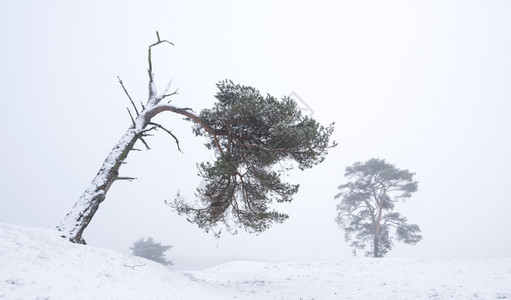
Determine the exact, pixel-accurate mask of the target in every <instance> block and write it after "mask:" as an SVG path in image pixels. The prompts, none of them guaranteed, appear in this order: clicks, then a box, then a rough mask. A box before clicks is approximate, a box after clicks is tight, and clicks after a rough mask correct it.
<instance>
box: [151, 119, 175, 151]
mask: <svg viewBox="0 0 511 300" xmlns="http://www.w3.org/2000/svg"><path fill="white" fill-rule="evenodd" d="M149 125H153V126H156V127H158V128H160V129H162V130H163V131H165V132H166V133H168V134H170V135H171V136H172V137H173V138H174V140H175V141H176V145H177V150H179V152H181V153H183V151H181V148H180V147H179V140H178V139H177V137H176V136H175V135H174V134H173V133H172V132H171V131H170V130H168V129H167V128H165V127H163V126H162V125H160V124H158V123H154V122H149Z"/></svg>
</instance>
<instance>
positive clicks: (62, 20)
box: [0, 1, 511, 268]
mask: <svg viewBox="0 0 511 300" xmlns="http://www.w3.org/2000/svg"><path fill="white" fill-rule="evenodd" d="M185 3H186V4H185ZM156 30H158V31H159V32H160V36H162V38H164V39H168V40H170V41H172V42H174V44H175V47H170V46H168V47H167V46H165V47H163V46H162V47H158V48H157V49H155V51H154V57H153V65H154V71H155V76H156V82H157V84H158V86H159V87H160V90H161V89H164V88H165V87H166V85H167V83H168V81H169V80H172V87H174V88H179V95H177V96H176V97H174V98H173V100H172V101H173V103H174V104H175V105H178V106H187V107H191V108H193V109H194V110H195V111H196V112H198V111H200V110H201V109H202V108H209V107H211V106H212V105H213V103H214V97H213V95H214V94H215V93H216V87H215V83H217V82H218V81H220V80H223V79H231V80H233V81H234V82H236V83H240V84H244V85H251V86H254V87H256V88H258V89H259V90H260V91H261V92H262V93H263V94H266V93H270V94H271V95H273V96H276V97H279V98H280V97H283V96H287V95H290V94H291V93H293V92H294V93H295V94H296V95H299V97H300V98H301V99H303V101H304V102H305V103H306V104H307V106H309V107H310V108H311V109H312V111H313V112H314V114H313V117H314V118H316V119H317V120H318V121H319V122H321V123H322V124H324V125H327V124H329V123H331V122H335V123H336V126H335V128H336V129H335V132H334V137H333V138H334V139H335V140H336V141H337V142H338V143H339V146H338V147H336V148H334V149H332V150H331V151H330V154H329V155H328V157H327V159H326V160H325V161H324V162H323V163H322V164H321V165H318V166H316V167H315V168H313V169H311V170H306V171H304V172H300V171H293V172H291V173H290V176H289V177H288V178H287V179H288V180H289V182H291V183H299V184H300V191H299V192H298V194H297V195H296V197H295V199H294V201H293V202H292V203H291V204H283V205H278V209H279V210H281V211H282V212H285V213H288V214H289V215H290V219H289V220H288V221H286V222H285V223H284V224H280V225H275V226H273V227H272V228H270V229H269V230H268V231H267V232H265V233H263V234H260V235H258V236H256V235H248V234H243V233H240V234H238V235H236V236H230V235H228V234H224V235H223V237H222V238H221V239H220V240H218V241H217V240H215V239H214V237H213V236H212V235H211V234H205V233H203V232H202V231H201V230H200V229H198V228H197V227H196V226H195V225H193V224H189V223H188V222H186V220H185V218H184V217H182V216H178V215H177V214H176V213H175V212H173V211H172V210H171V209H170V208H169V207H167V206H166V205H165V204H164V200H171V199H173V197H174V195H175V194H176V193H177V192H178V191H180V192H181V194H183V195H184V196H185V197H187V198H189V199H193V193H194V191H195V189H196V188H197V187H198V186H199V184H200V181H201V179H200V178H199V177H198V176H197V168H196V166H195V164H196V163H198V162H201V161H205V160H208V159H211V158H212V157H213V155H214V153H210V152H209V151H207V150H206V149H204V147H203V146H202V144H203V143H204V142H205V140H204V139H201V138H199V137H195V136H194V135H193V133H192V132H191V124H189V123H188V122H187V121H185V120H182V118H181V117H179V116H177V115H173V114H162V115H159V116H157V121H158V122H160V123H163V124H164V125H165V126H166V127H167V128H170V129H171V130H172V132H173V133H174V134H175V135H176V136H178V138H179V140H180V145H181V148H182V150H183V153H180V152H179V151H178V150H177V149H176V147H175V144H174V141H173V140H172V139H170V138H169V137H168V136H167V135H166V134H165V133H160V134H157V135H156V136H155V137H152V138H150V139H148V142H149V144H150V146H151V148H152V149H151V150H150V151H142V152H136V153H131V154H130V155H129V157H128V164H127V165H125V166H123V167H122V168H121V174H122V175H123V176H133V177H137V180H136V181H134V182H132V183H128V182H117V183H115V184H114V185H113V187H112V188H111V190H110V192H109V194H108V196H107V199H106V201H105V202H104V203H103V204H102V206H101V207H100V209H99V211H98V213H97V214H96V216H95V218H94V219H93V221H92V222H91V225H90V226H89V228H88V229H87V230H86V232H85V234H84V238H85V239H86V241H87V242H88V243H89V244H91V245H94V246H100V247H105V248H112V249H115V250H118V251H121V252H124V253H129V249H128V247H129V246H131V244H132V243H133V242H134V241H135V240H137V239H139V238H140V237H147V236H151V237H153V238H154V239H156V240H157V241H160V242H162V243H163V244H171V245H173V246H174V247H173V248H172V249H171V250H170V251H168V258H169V259H171V260H173V261H174V263H175V265H176V266H175V267H176V268H195V267H203V266H208V265H211V264H213V263H216V262H221V261H228V260H239V259H245V260H272V261H282V260H341V259H343V258H346V257H350V256H351V249H350V248H349V247H348V246H347V243H346V242H344V240H343V232H342V230H341V229H339V228H338V227H337V225H336V224H335V222H334V220H333V219H334V217H335V215H336V212H335V206H336V204H337V203H338V201H337V200H334V199H333V196H334V195H335V194H336V193H337V186H338V185H339V184H342V183H345V182H346V180H345V178H344V177H343V174H344V169H345V167H346V166H348V165H351V164H353V163H354V162H356V161H366V160H368V159H370V158H373V157H375V158H384V159H386V160H387V161H388V162H390V163H393V164H395V165H396V166H397V167H398V168H403V169H409V170H410V171H413V172H415V173H416V174H417V175H416V179H417V180H418V181H419V191H418V192H417V193H416V194H414V195H413V197H412V198H411V199H410V200H409V201H408V202H407V203H404V204H401V205H399V206H398V207H397V209H398V210H399V211H400V212H402V213H403V214H404V215H405V216H407V217H408V219H409V221H410V222H411V223H415V224H418V225H419V226H420V227H421V229H422V235H423V236H424V239H423V240H422V241H421V242H420V243H419V244H418V245H416V246H408V245H401V244H396V247H395V249H394V250H392V251H391V252H390V253H389V255H388V256H389V257H424V258H437V257H438V258H472V257H509V253H511V240H510V239H509V238H508V237H507V236H508V233H507V231H508V230H507V229H508V228H509V227H510V226H511V221H510V219H509V217H508V212H509V211H510V209H511V199H510V197H509V193H508V187H509V182H510V179H511V175H510V174H511V173H510V172H509V169H510V168H511V159H510V158H509V153H510V152H511V151H510V150H511V149H510V148H511V147H510V144H511V139H510V137H511V136H510V133H509V129H510V128H511V126H510V125H511V121H510V118H509V114H510V112H511V104H510V100H509V99H510V96H511V56H510V53H511V2H509V1H421V2H419V1H385V2H382V1H315V2H314V3H312V2H306V1H303V2H298V1H280V2H278V3H274V2H270V1H257V2H255V1H254V2H251V3H245V2H244V3H241V2H236V1H215V2H206V1H186V2H177V1H144V2H142V1H139V2H135V1H123V2H122V3H116V4H114V3H113V2H108V3H107V2H106V1H85V2H78V1H73V2H71V1H3V2H1V3H0V38H1V43H2V47H0V60H1V63H0V65H1V66H2V68H0V93H1V103H2V115H1V117H0V128H2V129H1V130H0V141H1V145H2V147H0V188H1V194H0V195H1V196H0V222H4V223H12V224H19V225H26V226H35V227H45V228H53V227H54V226H56V225H57V224H58V223H59V222H60V220H61V219H62V218H63V217H64V216H65V214H66V213H67V212H68V211H69V210H70V208H71V207H72V205H73V204H74V202H75V201H76V200H77V199H78V198H79V196H80V195H81V193H82V192H83V191H84V190H85V189H86V187H87V185H88V184H89V183H90V181H91V180H92V179H93V177H94V175H95V174H96V173H97V171H98V170H99V167H100V166H101V164H102V162H103V160H104V159H105V158H106V156H107V154H108V153H109V151H110V150H111V148H112V147H113V146H114V145H115V143H116V142H117V141H118V139H119V138H120V137H121V136H122V134H123V133H124V132H125V130H126V129H127V128H128V127H129V125H130V119H129V116H128V114H127V112H126V107H127V106H129V101H128V99H127V97H126V96H125V95H124V92H123V91H122V88H121V87H120V85H119V84H118V82H117V76H119V77H120V78H121V79H122V80H123V81H124V84H125V85H126V88H127V89H128V90H129V92H130V94H131V96H132V97H133V98H134V99H136V102H137V103H138V102H140V101H142V102H144V103H145V101H146V100H147V99H146V97H147V72H146V69H147V65H146V64H147V46H148V45H149V44H151V43H153V42H154V41H155V38H156V37H155V31H156Z"/></svg>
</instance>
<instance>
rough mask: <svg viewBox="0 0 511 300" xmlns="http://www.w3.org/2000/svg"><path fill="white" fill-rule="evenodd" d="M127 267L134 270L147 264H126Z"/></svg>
mask: <svg viewBox="0 0 511 300" xmlns="http://www.w3.org/2000/svg"><path fill="white" fill-rule="evenodd" d="M124 266H125V267H129V268H132V269H133V270H135V268H136V267H143V266H145V264H141V265H134V266H130V265H126V264H125V265H124Z"/></svg>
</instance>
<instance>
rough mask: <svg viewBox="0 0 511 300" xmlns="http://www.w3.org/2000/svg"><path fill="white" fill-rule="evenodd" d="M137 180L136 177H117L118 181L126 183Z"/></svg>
mask: <svg viewBox="0 0 511 300" xmlns="http://www.w3.org/2000/svg"><path fill="white" fill-rule="evenodd" d="M135 179H137V178H135V177H117V180H126V181H133V180H135Z"/></svg>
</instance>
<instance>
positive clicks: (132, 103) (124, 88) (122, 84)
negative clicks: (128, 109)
mask: <svg viewBox="0 0 511 300" xmlns="http://www.w3.org/2000/svg"><path fill="white" fill-rule="evenodd" d="M117 79H119V83H120V84H121V86H122V89H123V90H124V93H126V96H128V98H129V99H130V102H131V105H133V108H134V109H135V112H136V113H137V117H138V115H139V113H138V109H137V107H136V106H135V102H133V99H131V96H130V94H129V93H128V90H126V87H125V86H124V83H122V80H121V78H120V77H119V76H117Z"/></svg>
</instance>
